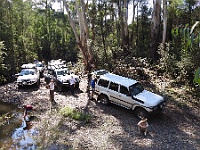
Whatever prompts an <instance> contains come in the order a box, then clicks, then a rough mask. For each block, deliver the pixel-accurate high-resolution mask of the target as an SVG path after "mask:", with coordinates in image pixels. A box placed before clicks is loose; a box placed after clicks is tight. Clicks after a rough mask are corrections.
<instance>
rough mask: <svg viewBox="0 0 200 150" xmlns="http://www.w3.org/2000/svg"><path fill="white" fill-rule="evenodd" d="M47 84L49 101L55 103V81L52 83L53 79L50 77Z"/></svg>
mask: <svg viewBox="0 0 200 150" xmlns="http://www.w3.org/2000/svg"><path fill="white" fill-rule="evenodd" d="M48 86H49V89H50V101H51V103H52V104H56V102H55V100H54V90H55V83H54V80H53V79H51V81H50V83H49V85H48Z"/></svg>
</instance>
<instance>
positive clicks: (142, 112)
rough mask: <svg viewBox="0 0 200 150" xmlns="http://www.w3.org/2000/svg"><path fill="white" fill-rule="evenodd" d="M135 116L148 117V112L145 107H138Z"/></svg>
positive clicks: (139, 117)
mask: <svg viewBox="0 0 200 150" xmlns="http://www.w3.org/2000/svg"><path fill="white" fill-rule="evenodd" d="M135 116H136V117H137V118H138V119H142V118H147V117H148V112H147V111H146V110H145V109H143V108H137V109H136V110H135Z"/></svg>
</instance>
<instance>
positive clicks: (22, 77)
mask: <svg viewBox="0 0 200 150" xmlns="http://www.w3.org/2000/svg"><path fill="white" fill-rule="evenodd" d="M36 78H37V75H23V76H19V77H18V78H17V80H18V81H20V80H33V79H36Z"/></svg>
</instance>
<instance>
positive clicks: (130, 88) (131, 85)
mask: <svg viewBox="0 0 200 150" xmlns="http://www.w3.org/2000/svg"><path fill="white" fill-rule="evenodd" d="M95 93H96V94H97V95H98V98H97V99H98V100H99V101H100V102H102V103H103V104H105V105H108V104H109V103H114V104H117V105H119V106H122V107H125V108H128V109H131V110H133V111H134V113H135V115H136V117H137V118H143V117H148V116H149V114H151V113H159V112H161V111H162V109H163V107H164V106H165V102H166V101H165V100H164V98H163V97H162V96H160V95H158V94H155V93H152V92H150V91H147V90H145V89H144V88H143V87H142V85H141V84H140V83H139V82H137V81H136V80H133V79H130V78H126V77H122V76H119V75H116V74H112V73H109V72H106V73H105V74H102V75H99V76H98V77H97V82H96V85H95Z"/></svg>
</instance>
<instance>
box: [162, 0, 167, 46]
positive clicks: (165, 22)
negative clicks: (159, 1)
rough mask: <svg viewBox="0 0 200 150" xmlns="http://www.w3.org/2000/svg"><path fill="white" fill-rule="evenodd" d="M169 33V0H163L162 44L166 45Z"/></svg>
mask: <svg viewBox="0 0 200 150" xmlns="http://www.w3.org/2000/svg"><path fill="white" fill-rule="evenodd" d="M166 33H167V0H163V37H162V45H163V46H164V45H165V42H166Z"/></svg>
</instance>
